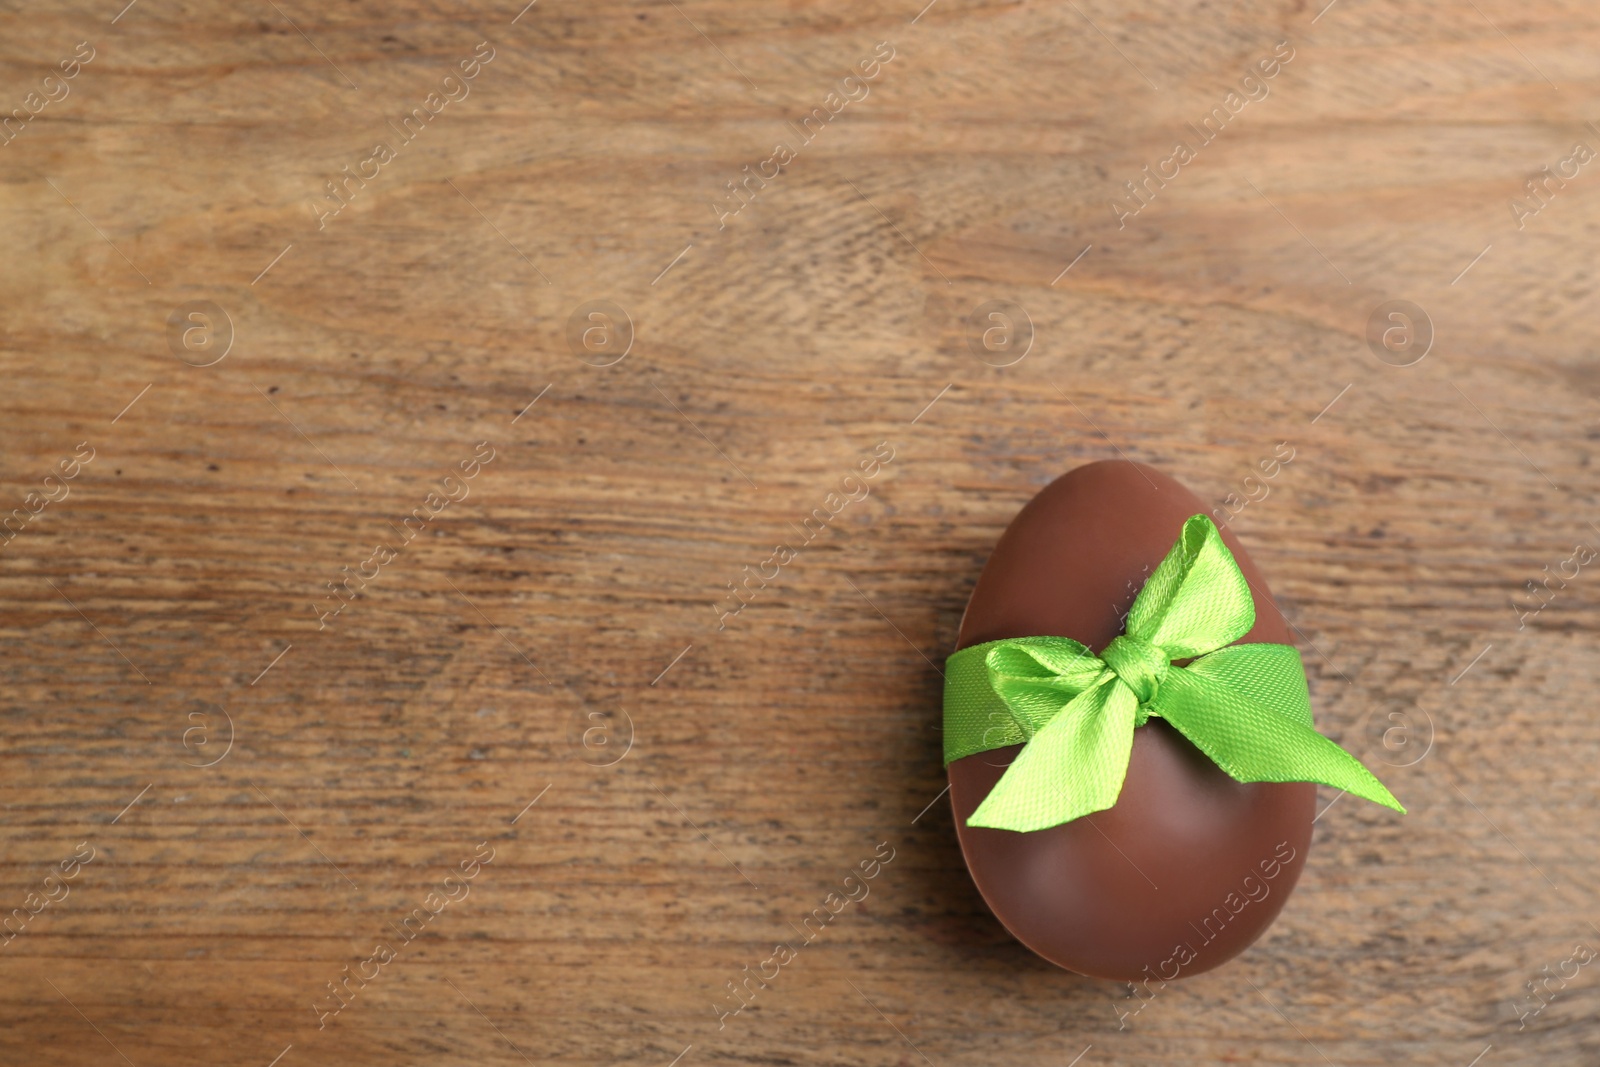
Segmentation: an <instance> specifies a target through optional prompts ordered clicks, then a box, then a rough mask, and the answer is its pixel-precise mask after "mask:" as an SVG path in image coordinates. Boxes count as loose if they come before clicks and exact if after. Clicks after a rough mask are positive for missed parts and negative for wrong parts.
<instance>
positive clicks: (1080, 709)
mask: <svg viewBox="0 0 1600 1067" xmlns="http://www.w3.org/2000/svg"><path fill="white" fill-rule="evenodd" d="M1254 624H1255V603H1254V601H1253V600H1252V599H1251V596H1250V588H1249V585H1248V583H1247V582H1245V580H1244V574H1243V573H1242V572H1241V571H1240V570H1239V565H1238V563H1237V562H1235V561H1234V558H1233V554H1232V553H1230V552H1229V551H1228V548H1227V545H1225V544H1224V543H1223V541H1222V536H1221V534H1219V533H1218V532H1217V528H1216V526H1215V525H1214V524H1213V523H1212V522H1211V520H1210V519H1209V518H1208V517H1206V516H1204V515H1196V516H1194V517H1192V518H1190V519H1189V520H1188V521H1186V522H1185V523H1184V524H1183V532H1182V534H1181V535H1180V536H1179V538H1178V542H1177V544H1175V545H1173V547H1172V550H1171V551H1170V552H1168V553H1167V556H1166V558H1165V559H1163V560H1162V561H1161V565H1160V566H1159V567H1157V568H1156V570H1155V571H1154V572H1153V573H1152V574H1151V576H1150V580H1149V581H1148V582H1146V583H1145V586H1144V588H1143V589H1141V590H1140V591H1139V595H1138V596H1137V597H1136V598H1134V602H1133V607H1132V609H1131V610H1130V611H1129V612H1128V626H1127V632H1126V633H1124V634H1120V635H1118V636H1117V637H1115V638H1113V639H1112V641H1111V643H1110V644H1109V645H1107V646H1106V649H1105V651H1104V652H1102V653H1101V654H1100V655H1099V656H1095V655H1093V654H1092V653H1091V652H1090V651H1089V649H1088V648H1086V647H1085V646H1083V645H1082V644H1080V643H1078V642H1077V641H1073V640H1070V639H1068V638H1065V637H1021V638H1007V639H1005V640H1000V641H990V642H987V643H985V644H982V645H973V646H972V647H970V648H964V649H962V650H960V651H959V652H957V653H955V654H954V655H953V656H951V657H950V659H949V661H948V662H947V665H946V671H945V702H944V730H945V735H944V752H945V763H946V764H949V763H952V762H954V761H955V760H957V759H961V758H962V757H964V756H970V755H973V754H975V753H978V752H988V751H991V750H993V749H996V748H1004V747H1005V746H1007V745H1014V744H1019V743H1021V744H1022V745H1023V748H1022V752H1021V753H1019V754H1018V756H1017V758H1016V760H1015V761H1014V762H1013V763H1012V764H1011V766H1010V767H1008V768H1007V769H1006V773H1005V774H1004V775H1003V776H1001V778H1000V781H999V782H997V783H996V784H995V787H994V788H993V789H992V790H990V792H989V795H988V796H987V797H986V798H985V799H984V801H983V803H982V804H980V805H979V806H978V809H977V810H976V811H974V812H973V814H972V817H971V818H970V819H968V820H967V825H969V826H988V827H994V828H997V829H1002V830H1017V831H1030V830H1043V829H1047V828H1049V827H1051V826H1057V825H1060V824H1061V823H1064V822H1070V821H1071V820H1073V819H1076V818H1079V817H1081V816H1084V815H1088V814H1091V813H1093V812H1096V811H1103V810H1105V809H1106V808H1109V807H1111V806H1112V805H1113V804H1115V803H1116V802H1117V797H1118V796H1119V795H1120V793H1121V791H1122V782H1123V778H1124V776H1125V775H1126V774H1127V770H1128V758H1129V753H1130V752H1131V750H1132V745H1133V731H1134V730H1135V729H1136V728H1137V727H1139V726H1142V725H1144V723H1145V721H1146V720H1147V719H1149V718H1150V717H1151V716H1158V717H1160V718H1164V719H1166V720H1167V721H1168V722H1169V723H1171V724H1172V726H1173V727H1174V728H1175V729H1177V730H1178V731H1179V732H1180V733H1182V734H1183V735H1184V736H1185V737H1187V738H1188V739H1189V740H1190V741H1191V742H1192V743H1193V744H1194V745H1195V747H1196V748H1198V749H1200V751H1201V752H1203V753H1205V754H1206V756H1207V757H1209V758H1210V759H1211V761H1212V762H1213V763H1215V764H1217V766H1219V767H1220V768H1222V770H1223V771H1225V772H1226V773H1227V774H1228V775H1230V776H1231V777H1233V778H1234V779H1235V780H1236V781H1240V782H1320V783H1322V784H1323V785H1328V786H1332V787H1334V788H1336V789H1344V790H1346V791H1348V792H1350V793H1353V794H1355V795H1356V796H1359V797H1364V798H1366V799H1367V800H1371V801H1374V802H1375V803H1378V804H1382V805H1384V806H1385V807H1389V808H1393V809H1394V810H1396V811H1399V812H1402V813H1404V811H1405V808H1403V807H1401V806H1400V802H1399V801H1397V800H1395V798H1394V796H1393V795H1392V794H1390V792H1389V791H1388V790H1387V789H1385V788H1384V787H1383V784H1382V783H1381V782H1379V781H1378V780H1377V779H1376V778H1374V777H1373V776H1372V775H1371V774H1370V773H1368V771H1367V769H1366V768H1365V767H1363V766H1362V765H1361V764H1360V763H1358V762H1357V761H1356V760H1355V758H1354V757H1352V756H1351V755H1350V754H1349V753H1347V752H1345V751H1344V750H1343V749H1342V748H1340V747H1339V746H1338V745H1336V744H1334V743H1333V742H1332V741H1329V740H1328V739H1327V738H1325V737H1323V736H1322V735H1321V734H1319V733H1317V732H1316V730H1315V729H1314V728H1313V727H1312V722H1311V702H1310V698H1309V696H1308V695H1307V691H1306V675H1305V665H1304V663H1302V662H1301V660H1300V653H1299V652H1298V651H1296V650H1295V649H1294V648H1293V647H1292V646H1290V645H1274V644H1265V643H1263V644H1248V645H1234V644H1232V642H1234V641H1237V640H1238V639H1239V638H1240V637H1242V636H1244V634H1246V633H1248V632H1249V630H1250V628H1251V626H1253V625H1254ZM1178 659H1188V660H1191V662H1189V663H1188V664H1187V665H1186V666H1183V667H1174V666H1173V665H1172V661H1173V660H1178Z"/></svg>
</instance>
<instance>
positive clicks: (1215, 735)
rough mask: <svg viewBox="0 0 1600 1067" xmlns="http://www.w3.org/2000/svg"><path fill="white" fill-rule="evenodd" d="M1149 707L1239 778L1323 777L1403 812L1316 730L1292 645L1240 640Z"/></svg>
mask: <svg viewBox="0 0 1600 1067" xmlns="http://www.w3.org/2000/svg"><path fill="white" fill-rule="evenodd" d="M1213 661H1216V662H1213ZM1150 711H1151V713H1152V714H1154V715H1159V716H1161V717H1162V718H1163V719H1166V720H1167V721H1168V722H1170V723H1171V724H1172V725H1173V727H1174V728H1175V729H1177V731H1178V732H1179V733H1181V734H1183V736H1184V737H1186V738H1188V739H1189V740H1190V742H1192V743H1193V744H1194V746H1195V747H1196V748H1198V749H1199V750H1200V751H1201V752H1204V753H1205V754H1206V756H1207V757H1208V758H1210V760H1211V761H1212V762H1213V763H1215V764H1216V765H1217V766H1218V767H1221V768H1222V769H1223V771H1225V772H1226V773H1227V774H1228V775H1229V776H1230V777H1231V778H1233V779H1234V780H1235V781H1240V782H1318V783H1321V784H1322V785H1326V786H1332V787H1333V788H1335V789H1343V790H1345V791H1346V792H1349V793H1354V794H1355V795H1356V796H1358V797H1362V798H1364V799H1366V800H1370V801H1372V802H1374V803H1376V804H1382V805H1383V806H1384V807H1386V808H1393V809H1394V810H1395V811H1398V812H1401V813H1402V814H1403V813H1404V812H1405V810H1406V809H1405V808H1404V807H1402V806H1401V804H1400V802H1399V801H1398V800H1396V799H1395V798H1394V795H1393V794H1391V793H1390V792H1389V790H1388V789H1386V788H1384V785H1383V783H1382V782H1380V781H1378V779H1376V778H1374V777H1373V776H1372V773H1371V772H1370V771H1368V770H1367V769H1366V768H1365V767H1363V766H1362V765H1361V763H1360V762H1359V761H1358V760H1356V758H1355V757H1354V756H1352V755H1350V754H1349V753H1348V752H1346V751H1345V750H1344V749H1342V748H1340V747H1339V746H1338V745H1336V744H1334V743H1333V742H1332V741H1330V740H1328V739H1327V738H1326V737H1323V736H1322V735H1321V734H1319V733H1317V731H1316V730H1315V729H1313V728H1312V726H1311V712H1310V701H1309V698H1308V697H1307V695H1306V682H1305V670H1304V667H1303V666H1302V665H1301V663H1300V654H1299V653H1298V652H1297V651H1295V649H1293V648H1292V647H1290V646H1288V645H1266V644H1256V645H1235V646H1232V647H1230V648H1225V649H1222V650H1220V651H1218V652H1215V653H1213V654H1211V655H1210V656H1206V657H1203V658H1202V659H1199V660H1196V661H1195V662H1194V663H1192V664H1190V665H1189V666H1188V667H1186V668H1182V669H1178V670H1174V671H1172V672H1171V673H1170V674H1168V675H1167V678H1166V680H1165V681H1164V682H1163V683H1162V685H1161V689H1160V691H1159V692H1158V693H1157V694H1156V696H1155V698H1154V699H1153V700H1152V701H1151V706H1150Z"/></svg>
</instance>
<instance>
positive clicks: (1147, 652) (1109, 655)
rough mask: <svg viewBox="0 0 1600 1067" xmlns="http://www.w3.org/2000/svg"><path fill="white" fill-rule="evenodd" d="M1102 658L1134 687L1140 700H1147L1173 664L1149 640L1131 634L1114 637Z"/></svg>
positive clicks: (1145, 702)
mask: <svg viewBox="0 0 1600 1067" xmlns="http://www.w3.org/2000/svg"><path fill="white" fill-rule="evenodd" d="M1100 660H1101V662H1103V663H1104V664H1105V665H1106V666H1107V667H1109V668H1111V671H1112V673H1114V674H1115V675H1116V676H1117V677H1118V678H1119V679H1120V680H1121V681H1122V683H1123V684H1124V685H1126V686H1127V687H1128V688H1129V689H1131V690H1133V695H1134V697H1135V698H1136V699H1137V700H1138V701H1139V703H1140V704H1148V703H1149V702H1150V699H1151V698H1152V697H1154V696H1155V695H1156V689H1157V687H1159V686H1160V685H1161V683H1162V681H1164V680H1165V679H1166V677H1167V671H1168V670H1169V669H1170V668H1171V666H1172V664H1171V662H1170V657H1169V656H1168V655H1167V654H1166V653H1165V652H1163V651H1162V650H1161V649H1159V648H1157V647H1156V646H1155V645H1152V644H1151V643H1150V642H1148V641H1145V640H1142V639H1140V638H1137V637H1134V636H1132V635H1131V634H1120V635H1118V636H1117V637H1113V638H1112V639H1111V643H1110V644H1109V645H1107V646H1106V649H1105V651H1104V652H1102V653H1100Z"/></svg>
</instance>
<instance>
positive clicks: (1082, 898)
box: [949, 461, 1316, 982]
mask: <svg viewBox="0 0 1600 1067" xmlns="http://www.w3.org/2000/svg"><path fill="white" fill-rule="evenodd" d="M1206 510H1207V508H1206V506H1205V504H1204V503H1202V502H1201V500H1200V499H1199V498H1198V497H1196V496H1195V495H1194V494H1193V493H1191V492H1189V490H1187V489H1185V488H1184V487H1183V486H1181V485H1179V484H1178V483H1177V482H1175V481H1173V480H1172V479H1171V478H1169V477H1167V476H1166V475H1164V474H1162V473H1161V472H1160V471H1157V470H1155V469H1154V468H1151V467H1147V466H1144V465H1143V464H1136V463H1128V462H1116V461H1112V462H1102V463H1091V464H1089V465H1087V466H1084V467H1079V468H1078V469H1076V470H1074V471H1072V472H1071V473H1069V474H1067V475H1065V476H1063V477H1061V478H1058V479H1056V480H1055V481H1054V482H1052V483H1051V484H1050V485H1048V486H1046V487H1045V488H1044V489H1043V490H1042V491H1041V492H1040V493H1039V494H1038V495H1037V496H1035V497H1034V498H1033V499H1032V500H1031V501H1029V502H1028V504H1027V506H1026V507H1024V508H1023V509H1022V511H1021V512H1020V513H1019V514H1018V515H1017V517H1016V518H1015V519H1014V520H1012V522H1011V525H1010V526H1009V527H1007V528H1006V531H1005V533H1004V534H1002V535H1001V537H1000V542H999V544H997V545H996V546H995V549H994V553H993V555H991V556H990V558H989V562H988V564H987V565H985V567H984V569H983V573H982V574H981V575H980V576H979V578H978V584H977V586H976V588H974V589H973V591H972V599H971V600H970V601H969V602H968V604H967V611H966V614H965V615H964V616H963V618H962V620H961V629H960V633H959V635H958V637H957V648H958V649H960V648H966V647H967V646H969V645H976V644H982V643H983V642H985V641H996V640H999V639H1001V638H1008V637H1036V636H1053V637H1070V638H1073V639H1075V640H1078V641H1081V642H1083V643H1084V644H1085V645H1087V646H1088V647H1089V648H1091V649H1093V650H1094V651H1095V652H1096V653H1099V652H1100V651H1101V650H1103V649H1104V648H1105V647H1106V645H1108V644H1109V643H1110V642H1111V639H1112V638H1113V637H1115V636H1116V635H1117V634H1119V633H1121V632H1122V629H1123V625H1124V616H1125V614H1126V613H1127V611H1128V608H1129V607H1130V606H1131V605H1132V603H1133V598H1134V596H1135V595H1136V594H1137V593H1138V592H1139V590H1140V589H1141V588H1143V586H1144V582H1145V579H1146V578H1147V577H1149V575H1150V574H1151V572H1153V571H1154V570H1155V568H1156V565H1157V564H1159V563H1160V562H1161V560H1162V559H1163V558H1164V557H1165V556H1166V554H1167V552H1168V551H1169V550H1170V549H1171V548H1172V546H1173V544H1174V543H1175V542H1176V541H1177V539H1178V535H1179V533H1180V531H1181V530H1182V528H1183V523H1184V520H1185V519H1187V518H1189V517H1190V516H1191V515H1198V514H1202V513H1204V512H1206ZM1222 539H1223V541H1224V542H1225V543H1226V544H1227V546H1228V550H1229V551H1230V552H1232V553H1233V556H1234V559H1235V560H1237V561H1238V564H1239V569H1240V570H1242V571H1243V572H1244V576H1245V578H1246V579H1247V580H1248V581H1249V583H1250V586H1251V589H1252V591H1253V594H1254V599H1255V609H1256V621H1255V626H1254V628H1253V629H1251V631H1250V632H1249V633H1248V634H1246V635H1245V636H1244V637H1242V638H1240V642H1241V643H1247V642H1254V641H1267V642H1273V643H1277V644H1293V643H1294V642H1293V640H1292V639H1291V638H1290V635H1289V628H1288V625H1287V624H1286V623H1285V621H1284V618H1283V615H1282V613H1281V612H1279V611H1278V609H1277V606H1276V605H1275V604H1274V603H1273V602H1272V599H1271V597H1270V595H1269V593H1268V591H1267V585H1266V582H1265V581H1264V580H1263V579H1262V577H1261V573H1260V571H1258V570H1257V569H1256V566H1255V564H1254V563H1253V562H1251V560H1250V557H1249V556H1248V555H1246V554H1245V551H1244V548H1243V547H1242V546H1241V545H1240V544H1239V542H1238V539H1237V538H1235V537H1234V535H1233V533H1232V531H1231V530H1229V529H1227V528H1226V527H1223V529H1222ZM1020 751H1021V746H1020V745H1013V746H1010V747H1008V748H999V749H995V750H993V751H990V752H980V753H978V754H976V755H972V756H967V757H965V758H963V759H959V760H956V761H955V762H953V763H951V764H950V767H949V776H950V798H951V805H952V807H953V809H954V812H955V818H956V831H957V834H958V836H959V838H960V841H961V851H962V854H963V855H964V856H965V857H966V861H967V869H968V870H969V871H971V873H972V880H973V881H974V882H975V883H976V884H977V886H978V891H979V892H980V893H982V894H983V898H984V900H985V901H986V902H987V903H988V905H989V908H990V910H992V911H993V912H994V914H995V917H996V918H998V919H999V920H1000V922H1001V923H1002V924H1004V926H1005V927H1006V929H1007V930H1009V931H1010V932H1011V933H1012V934H1013V935H1014V936H1015V937H1016V938H1017V940H1019V941H1021V942H1022V943H1023V944H1024V945H1026V946H1027V947H1028V948H1030V949H1032V950H1033V951H1034V952H1036V953H1038V954H1039V955H1040V956H1043V957H1044V958H1045V959H1047V960H1049V961H1050V962H1052V963H1055V964H1057V965H1058V966H1061V967H1065V968H1067V969H1068V970H1072V971H1076V972H1078V973H1080V974H1085V975H1090V976H1093V977H1096V978H1109V979H1117V980H1121V981H1130V982H1134V981H1144V980H1157V981H1170V980H1173V979H1175V978H1179V977H1187V976H1189V975H1194V974H1199V973H1200V972H1202V971H1206V970H1210V969H1211V968H1213V967H1215V966H1217V965H1218V964H1220V963H1223V962H1225V961H1226V960H1228V959H1231V958H1232V957H1234V956H1236V955H1238V954H1239V953H1240V952H1242V951H1243V950H1244V949H1245V948H1247V947H1248V946H1249V945H1250V944H1251V943H1252V942H1253V941H1255V939H1256V938H1257V937H1259V936H1261V933H1262V932H1263V931H1264V930H1266V928H1267V927H1268V926H1269V925H1270V924H1271V923H1272V920H1273V919H1274V918H1276V917H1277V914H1278V912H1279V910H1281V909H1282V907H1283V905H1284V901H1286V900H1287V899H1288V896H1289V893H1290V891H1291V890H1293V888H1294V885H1295V882H1296V881H1297V880H1298V879H1299V877H1300V869H1301V867H1302V866H1303V865H1304V863H1305V858H1306V850H1307V847H1308V846H1309V844H1310V841H1311V821H1312V819H1313V818H1314V816H1315V810H1316V786H1315V785H1312V784H1309V783H1302V782H1291V783H1286V784H1277V783H1267V782H1258V783H1249V784H1247V783H1242V782H1236V781H1234V780H1233V779H1232V778H1230V777H1228V775H1227V774H1225V773H1223V771H1222V770H1221V769H1220V768H1218V767H1217V766H1216V765H1215V764H1214V763H1212V762H1211V761H1210V760H1209V759H1207V758H1206V757H1205V756H1204V755H1203V754H1202V753H1201V752H1200V751H1199V750H1198V749H1196V748H1195V747H1194V746H1193V745H1191V744H1190V743H1189V742H1188V740H1186V739H1185V738H1184V737H1183V736H1182V735H1181V734H1179V733H1178V732H1177V731H1176V730H1174V729H1172V727H1170V726H1169V725H1167V724H1166V723H1165V722H1163V721H1162V720H1160V719H1151V720H1150V721H1149V722H1148V723H1147V724H1146V725H1144V726H1141V727H1139V728H1138V729H1136V730H1135V731H1134V740H1133V753H1132V756H1131V758H1130V760H1129V764H1128V773H1127V777H1126V778H1125V779H1124V781H1123V786H1122V793H1121V795H1120V796H1119V797H1118V799H1117V802H1116V804H1115V805H1114V806H1113V807H1111V808H1109V809H1107V810H1105V811H1099V812H1095V813H1094V814H1092V815H1086V816H1084V817H1082V818H1080V819H1076V820H1073V821H1072V822H1068V823H1063V824H1061V825H1059V826H1055V827H1051V828H1050V829H1048V830H1036V831H1032V832H1029V833H1018V832H1015V831H1011V830H996V829H989V828H984V827H973V826H968V825H966V821H967V818H968V817H969V816H971V815H972V813H973V811H975V810H976V809H977V807H978V805H979V804H981V803H982V802H983V800H984V798H985V797H987V796H988V795H989V791H990V790H991V789H993V788H994V786H995V783H996V782H998V781H999V780H1000V776H1001V775H1002V774H1003V773H1004V772H1005V769H1006V767H1008V766H1009V765H1010V763H1011V761H1012V760H1013V759H1014V758H1015V757H1016V755H1017V753H1018V752H1020Z"/></svg>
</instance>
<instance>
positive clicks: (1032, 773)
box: [967, 677, 1139, 832]
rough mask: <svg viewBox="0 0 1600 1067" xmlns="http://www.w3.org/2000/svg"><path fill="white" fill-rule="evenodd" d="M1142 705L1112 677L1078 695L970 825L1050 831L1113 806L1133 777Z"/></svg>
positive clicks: (992, 792)
mask: <svg viewBox="0 0 1600 1067" xmlns="http://www.w3.org/2000/svg"><path fill="white" fill-rule="evenodd" d="M1138 703H1139V702H1138V700H1137V698H1135V697H1134V695H1133V691H1132V690H1131V689H1129V688H1128V687H1127V686H1126V685H1125V684H1123V683H1122V682H1121V681H1120V680H1118V679H1116V678H1111V677H1108V678H1107V679H1106V680H1105V681H1104V682H1102V683H1101V684H1099V685H1096V686H1094V687H1092V688H1090V689H1087V690H1085V691H1084V692H1082V693H1079V694H1078V695H1077V696H1076V697H1074V698H1073V699H1072V700H1071V702H1069V703H1068V704H1067V706H1066V707H1064V708H1062V709H1061V713H1060V714H1059V715H1057V716H1056V717H1055V718H1053V719H1051V720H1050V722H1049V723H1047V724H1046V725H1045V726H1044V727H1043V728H1042V729H1041V730H1039V732H1038V733H1036V734H1034V735H1033V737H1032V738H1031V739H1030V740H1029V741H1028V744H1027V745H1026V747H1024V748H1023V750H1022V751H1021V752H1020V753H1018V755H1017V758H1016V760H1015V761H1014V762H1013V763H1012V764H1011V766H1010V767H1009V768H1007V769H1006V773H1005V774H1004V775H1002V776H1001V778H1000V781H998V782H996V783H995V787H994V788H993V789H992V790H990V792H989V795H988V796H987V797H985V798H984V801H983V803H982V804H979V805H978V810H977V811H975V812H973V813H972V817H971V818H969V819H968V820H967V825H968V826H986V827H991V828H993V829H997V830H1017V831H1022V832H1026V831H1031V830H1046V829H1049V828H1050V827H1052V826H1058V825H1060V824H1061V823H1064V822H1070V821H1072V820H1073V819H1076V818H1080V817H1081V816H1084V815H1089V814H1092V813H1093V812H1097V811H1104V810H1105V809H1106V808H1109V807H1111V806H1112V805H1113V804H1115V803H1116V802H1117V797H1118V796H1119V795H1120V794H1121V793H1122V781H1123V779H1124V778H1125V777H1126V776H1127V773H1128V755H1129V753H1130V752H1131V750H1132V748H1133V718H1134V713H1135V711H1136V710H1137V708H1138Z"/></svg>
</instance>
